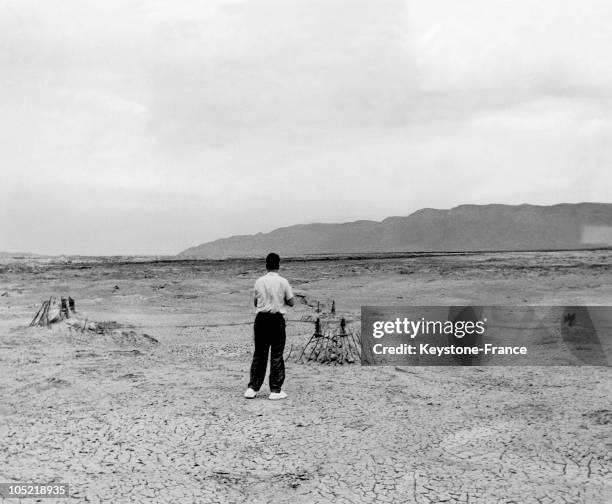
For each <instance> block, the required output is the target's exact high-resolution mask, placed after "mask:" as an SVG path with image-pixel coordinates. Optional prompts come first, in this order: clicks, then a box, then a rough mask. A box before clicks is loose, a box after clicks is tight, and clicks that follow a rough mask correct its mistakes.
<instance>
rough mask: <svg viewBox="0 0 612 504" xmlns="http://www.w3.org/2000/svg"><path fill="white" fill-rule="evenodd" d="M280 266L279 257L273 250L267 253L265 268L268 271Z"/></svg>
mask: <svg viewBox="0 0 612 504" xmlns="http://www.w3.org/2000/svg"><path fill="white" fill-rule="evenodd" d="M279 267H280V257H279V256H278V254H275V253H274V252H272V253H270V254H268V256H267V257H266V269H267V270H269V271H275V270H277V269H278V268H279Z"/></svg>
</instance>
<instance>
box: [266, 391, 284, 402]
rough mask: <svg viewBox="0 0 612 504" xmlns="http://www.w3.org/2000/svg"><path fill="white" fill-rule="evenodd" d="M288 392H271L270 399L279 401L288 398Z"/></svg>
mask: <svg viewBox="0 0 612 504" xmlns="http://www.w3.org/2000/svg"><path fill="white" fill-rule="evenodd" d="M286 398H287V394H285V393H284V392H283V391H282V390H281V391H280V392H272V393H270V397H269V399H270V400H271V401H278V400H279V399H286Z"/></svg>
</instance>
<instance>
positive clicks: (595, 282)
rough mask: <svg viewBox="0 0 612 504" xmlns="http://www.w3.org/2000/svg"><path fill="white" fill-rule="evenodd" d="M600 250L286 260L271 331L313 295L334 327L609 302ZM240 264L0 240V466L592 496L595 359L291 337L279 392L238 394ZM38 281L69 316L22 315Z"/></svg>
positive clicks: (293, 321)
mask: <svg viewBox="0 0 612 504" xmlns="http://www.w3.org/2000/svg"><path fill="white" fill-rule="evenodd" d="M611 265H612V252H611V251H590V252H585V251H583V252H554V253H553V252H548V253H545V252H539V253H535V252H534V253H503V254H466V255H427V254H425V255H414V256H408V255H407V256H404V257H386V258H385V257H375V258H368V257H362V258H316V259H308V260H294V261H287V262H284V263H283V264H282V265H281V268H282V271H281V273H282V274H283V275H284V276H286V277H287V278H288V279H289V280H290V281H291V283H292V284H293V286H294V289H295V291H296V293H298V294H299V295H300V297H299V303H298V305H297V306H296V308H295V309H293V310H292V311H291V312H290V313H289V315H288V319H289V322H288V324H287V334H288V342H287V351H289V350H290V349H291V348H292V347H293V349H296V348H298V349H299V348H300V345H303V344H304V342H305V340H306V338H308V337H309V336H310V333H312V324H311V323H308V322H304V321H302V319H303V318H304V317H307V316H309V315H313V314H314V307H315V306H316V302H317V301H319V302H320V303H321V306H322V308H323V309H328V308H329V303H330V302H331V300H334V301H335V303H336V307H337V310H338V313H339V314H342V315H344V316H346V317H347V318H348V319H349V320H351V321H352V322H351V324H353V327H354V326H355V325H356V324H358V323H359V313H360V306H362V305H402V304H404V305H411V304H412V305H430V304H431V305H471V304H487V305H495V304H505V305H527V304H530V305H566V304H567V305H612V268H611ZM260 274H262V262H261V261H254V260H231V261H170V260H167V261H135V260H118V259H112V260H111V259H103V258H99V259H86V258H75V259H73V260H72V262H68V261H66V260H61V261H60V260H48V259H47V260H42V259H28V260H25V259H23V260H10V259H7V260H5V261H4V263H2V264H0V366H1V369H2V374H1V377H0V391H1V397H2V401H1V403H0V440H1V444H0V481H5V482H10V481H31V482H48V481H57V482H67V483H69V484H70V486H71V498H70V499H68V500H57V502H92V503H98V502H105V503H140V502H142V503H149V502H160V503H173V504H174V503H176V504H180V503H209V502H232V503H233V502H248V503H264V502H279V503H282V502H291V503H293V504H296V503H315V502H325V503H327V502H342V503H361V502H402V503H404V502H405V503H423V504H425V503H435V502H447V503H455V502H461V503H483V504H490V503H540V504H549V503H585V504H597V503H602V504H603V503H609V502H612V428H611V426H612V380H611V378H612V374H611V372H610V368H609V367H594V366H584V367H403V368H396V367H394V366H386V367H362V366H361V365H360V364H359V363H357V364H353V365H343V366H333V365H321V364H315V363H304V364H300V363H296V362H294V358H293V353H294V351H293V350H292V355H291V356H290V357H289V359H288V363H287V380H286V383H285V389H284V390H286V392H287V393H288V395H289V397H288V399H287V400H285V401H269V400H267V398H266V396H265V395H263V396H260V397H258V398H257V399H254V400H251V401H247V400H245V399H243V397H242V394H243V392H244V389H245V387H246V384H247V381H248V376H247V375H248V369H249V364H250V356H251V351H252V342H251V338H252V325H251V324H252V320H253V309H252V301H251V289H252V285H253V282H254V281H255V279H256V278H257V276H258V275H260ZM52 295H55V296H60V295H70V296H72V297H73V298H74V299H75V300H76V310H77V314H78V317H79V318H78V320H79V321H81V322H83V326H82V327H81V328H80V326H78V325H73V326H70V325H68V324H67V323H66V322H65V321H64V322H60V323H57V324H55V325H54V326H53V327H51V328H43V327H38V328H28V327H27V326H28V324H29V322H30V320H31V319H32V317H33V315H34V314H35V312H36V311H37V309H38V308H39V307H40V305H41V302H42V301H43V300H45V299H48V298H49V297H50V296H52ZM83 327H85V329H82V328H83ZM264 388H265V389H266V390H267V385H265V386H264ZM0 501H1V498H0ZM52 501H53V500H52V499H45V500H44V501H41V502H49V503H51V502H52ZM6 502H17V501H12V500H7V501H6ZM24 502H28V501H27V500H26V501H24ZM29 502H32V501H29Z"/></svg>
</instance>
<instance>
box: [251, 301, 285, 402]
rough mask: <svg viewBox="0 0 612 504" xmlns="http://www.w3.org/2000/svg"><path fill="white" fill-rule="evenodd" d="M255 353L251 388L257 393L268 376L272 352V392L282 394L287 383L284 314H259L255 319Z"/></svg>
mask: <svg viewBox="0 0 612 504" xmlns="http://www.w3.org/2000/svg"><path fill="white" fill-rule="evenodd" d="M254 332H255V351H254V352H253V363H252V364H251V381H250V382H249V388H252V389H253V390H255V391H257V390H259V389H260V388H261V386H262V384H263V381H264V378H265V376H266V367H267V365H268V352H270V392H280V391H281V388H282V386H283V382H284V381H285V361H284V360H283V352H284V350H285V317H283V315H282V313H268V312H259V313H258V314H257V315H256V317H255V325H254Z"/></svg>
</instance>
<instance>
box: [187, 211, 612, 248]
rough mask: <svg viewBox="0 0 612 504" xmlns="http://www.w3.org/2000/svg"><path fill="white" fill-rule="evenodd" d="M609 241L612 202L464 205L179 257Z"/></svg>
mask: <svg viewBox="0 0 612 504" xmlns="http://www.w3.org/2000/svg"><path fill="white" fill-rule="evenodd" d="M601 246H612V204H610V203H590V202H583V203H559V204H556V205H548V206H547V205H532V204H528V203H523V204H521V205H505V204H498V203H493V204H488V205H472V204H465V205H459V206H456V207H453V208H450V209H435V208H422V209H419V210H417V211H415V212H413V213H411V214H409V215H407V216H389V217H386V218H385V219H383V220H381V221H374V220H364V219H361V220H357V221H351V222H342V223H321V222H315V223H310V224H295V225H292V226H285V227H281V228H277V229H274V230H272V231H270V232H269V233H261V232H260V233H256V234H251V235H245V234H243V235H234V236H230V237H227V238H221V239H218V240H214V241H210V242H206V243H202V244H200V245H196V246H194V247H190V248H188V249H186V250H183V251H182V252H180V253H179V254H178V257H181V258H187V257H196V258H208V259H221V258H232V257H253V256H260V255H262V254H266V253H267V252H269V251H272V250H274V251H276V252H278V253H279V254H281V255H283V256H291V255H303V254H335V253H370V252H454V251H456V252H461V251H465V252H469V251H475V250H478V251H497V250H553V249H572V248H576V249H584V248H597V247H601Z"/></svg>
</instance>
